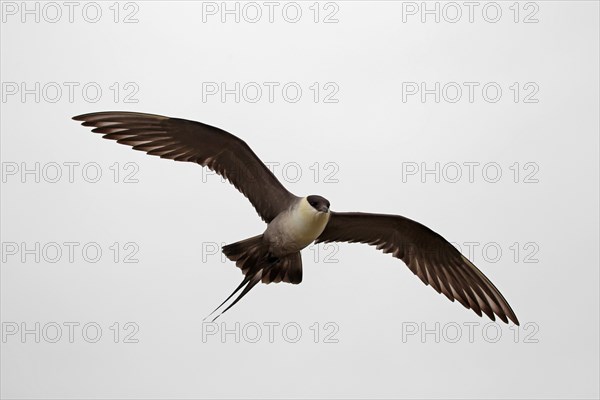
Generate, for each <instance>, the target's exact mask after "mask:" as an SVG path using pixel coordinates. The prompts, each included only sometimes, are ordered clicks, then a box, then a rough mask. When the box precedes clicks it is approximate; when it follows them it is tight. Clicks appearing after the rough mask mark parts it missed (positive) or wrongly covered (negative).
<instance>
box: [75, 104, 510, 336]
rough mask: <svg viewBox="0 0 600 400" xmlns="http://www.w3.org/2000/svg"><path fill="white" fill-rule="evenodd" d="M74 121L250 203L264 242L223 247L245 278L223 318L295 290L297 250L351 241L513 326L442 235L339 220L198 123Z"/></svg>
mask: <svg viewBox="0 0 600 400" xmlns="http://www.w3.org/2000/svg"><path fill="white" fill-rule="evenodd" d="M73 119H75V120H78V121H83V123H82V125H84V126H93V127H95V128H94V129H93V130H92V132H96V133H100V134H103V135H104V136H103V137H104V138H106V139H112V140H116V141H117V142H118V143H121V144H126V145H129V146H132V147H133V148H134V149H135V150H140V151H145V152H146V153H148V154H150V155H156V156H160V157H162V158H169V159H172V160H176V161H189V162H195V163H198V164H200V165H202V166H206V167H208V168H210V169H212V170H214V171H215V172H216V173H218V174H220V175H221V176H223V177H224V178H226V179H227V180H229V181H230V182H231V183H232V184H233V185H234V186H235V187H236V188H237V189H238V190H239V191H240V192H241V193H243V194H244V196H246V197H247V198H248V200H250V202H251V203H252V205H253V206H254V208H255V209H256V211H257V213H258V214H259V215H260V217H261V218H262V219H263V220H264V221H265V222H266V223H267V229H266V230H265V232H264V233H263V234H262V235H258V236H255V237H252V238H250V239H246V240H244V241H241V242H237V243H234V244H231V245H228V246H225V247H224V248H223V252H224V253H225V255H226V256H227V257H228V258H229V259H230V260H232V261H234V262H236V265H237V266H238V267H240V269H241V270H242V272H243V273H244V275H245V278H244V280H243V281H242V284H241V285H240V286H239V287H238V288H237V289H236V290H235V291H234V292H233V293H232V294H231V296H229V297H228V298H227V299H226V300H225V301H224V302H223V303H222V304H221V305H220V306H219V307H217V309H219V308H220V307H222V306H223V305H224V304H225V303H226V302H227V301H228V300H229V299H230V298H231V297H232V296H233V295H234V294H235V293H236V292H237V291H239V290H240V289H241V288H242V287H244V286H245V288H244V290H243V291H242V293H241V294H240V295H239V297H238V298H236V299H235V300H234V302H233V303H232V304H230V305H229V307H227V308H226V309H225V310H224V311H222V312H221V314H222V313H223V312H225V311H227V310H228V309H229V308H231V307H232V306H233V305H234V304H235V303H237V302H238V301H239V300H240V299H241V298H242V297H243V296H244V295H245V294H246V293H248V291H249V290H250V289H251V288H252V287H253V286H254V285H256V284H257V283H258V282H260V281H262V282H264V283H270V282H280V281H284V282H290V283H300V281H301V280H302V261H301V257H300V250H301V249H303V248H304V247H306V246H307V245H308V244H310V243H312V242H313V241H314V242H316V243H319V242H349V243H366V244H369V245H373V246H377V249H380V250H382V251H384V252H385V253H392V255H393V256H394V257H396V258H399V259H401V260H402V261H404V263H405V264H406V265H407V266H408V267H409V268H410V270H411V271H412V272H413V273H414V274H415V275H417V276H418V277H419V278H420V279H421V280H422V281H423V283H425V285H430V286H431V287H433V288H434V289H435V290H436V291H437V292H438V293H443V294H444V295H445V296H446V297H447V298H448V299H450V300H451V301H454V300H458V301H459V302H460V303H461V304H462V305H463V306H465V307H466V308H470V309H472V310H473V311H475V312H476V313H477V314H478V315H479V316H481V315H482V313H485V314H486V315H487V316H488V317H489V318H491V319H492V320H495V316H498V317H499V318H500V319H501V320H502V321H504V322H508V320H509V319H510V320H511V321H512V322H514V323H515V324H517V325H518V324H519V322H518V320H517V317H516V315H515V313H514V312H513V310H512V309H511V307H510V306H509V304H508V302H507V301H506V300H505V299H504V297H503V296H502V294H501V293H500V292H499V291H498V289H497V288H496V287H495V286H494V284H492V282H490V280H489V279H488V278H487V277H486V276H485V275H484V274H483V273H482V272H481V271H480V270H479V269H477V268H476V267H475V265H473V264H472V263H471V262H470V261H469V260H468V259H467V258H466V257H464V256H463V255H462V254H461V253H460V252H459V251H458V250H457V249H456V248H455V247H454V246H452V245H451V244H450V243H449V242H448V241H446V240H445V239H444V238H443V237H442V236H440V235H438V234H437V233H435V232H434V231H432V230H431V229H429V228H427V227H426V226H424V225H421V224H419V223H418V222H415V221H412V220H410V219H408V218H404V217H401V216H397V215H381V214H368V213H338V212H333V211H330V210H329V201H328V200H326V199H324V198H323V197H321V196H316V195H313V196H307V197H298V196H295V195H293V194H292V193H290V192H289V191H288V190H287V189H286V188H285V187H283V185H282V184H281V183H280V182H279V181H278V180H277V178H276V177H275V175H273V173H272V172H271V171H270V170H269V169H268V168H267V167H266V166H265V165H264V164H263V163H262V161H261V160H260V159H259V158H258V157H257V156H256V154H255V153H254V152H253V151H252V149H250V147H249V146H248V145H247V144H246V143H245V142H244V141H242V140H241V139H239V138H237V137H236V136H234V135H232V134H230V133H228V132H225V131H223V130H221V129H219V128H215V127H213V126H210V125H206V124H203V123H200V122H194V121H188V120H184V119H178V118H169V117H164V116H160V115H152V114H142V113H135V112H98V113H90V114H84V115H79V116H76V117H73ZM215 311H216V310H215ZM221 314H219V315H221Z"/></svg>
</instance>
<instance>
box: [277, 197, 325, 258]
mask: <svg viewBox="0 0 600 400" xmlns="http://www.w3.org/2000/svg"><path fill="white" fill-rule="evenodd" d="M328 221H329V213H327V214H326V213H321V212H318V211H317V210H315V209H314V208H313V207H312V206H311V205H310V204H309V203H308V201H307V200H306V198H303V199H302V200H300V201H299V203H298V205H297V206H296V208H295V209H294V210H293V211H292V212H291V213H290V214H289V217H288V219H287V221H286V230H287V233H288V235H289V236H288V239H289V240H290V241H292V242H294V243H295V244H296V245H297V246H298V247H299V248H300V249H302V248H304V247H306V246H308V245H309V244H311V243H312V242H313V241H314V240H315V239H316V238H318V237H319V235H321V233H323V230H324V229H325V226H326V225H327V222H328Z"/></svg>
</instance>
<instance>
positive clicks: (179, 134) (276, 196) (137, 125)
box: [73, 111, 296, 222]
mask: <svg viewBox="0 0 600 400" xmlns="http://www.w3.org/2000/svg"><path fill="white" fill-rule="evenodd" d="M73 119H74V120H77V121H83V123H82V125H84V126H94V127H95V128H94V129H92V132H95V133H101V134H104V136H103V137H104V138H105V139H112V140H116V141H117V143H121V144H126V145H129V146H132V147H133V149H134V150H140V151H145V152H146V153H147V154H150V155H155V156H160V157H161V158H169V159H172V160H176V161H190V162H195V163H198V164H200V165H202V166H205V167H208V168H210V169H211V170H213V171H215V172H216V173H218V174H219V175H221V176H223V177H224V178H226V179H228V180H229V181H230V182H231V183H232V184H233V185H234V186H235V187H236V188H237V189H238V190H239V191H240V192H241V193H242V194H244V196H246V197H247V198H248V200H250V202H251V203H252V205H253V206H254V208H255V209H256V211H257V212H258V214H259V215H260V217H261V218H262V219H263V220H264V221H265V222H270V221H271V220H273V218H275V217H276V216H277V215H278V214H279V213H280V212H282V211H284V210H286V209H287V208H288V207H289V205H290V204H291V203H292V202H293V201H294V200H295V199H296V196H294V195H293V194H292V193H290V192H289V191H288V190H287V189H286V188H285V187H283V185H282V184H281V183H280V182H279V181H278V180H277V178H276V177H275V175H273V173H272V172H271V171H270V170H269V169H268V168H267V167H266V166H265V165H264V164H263V162H262V161H261V160H260V159H259V158H258V157H257V156H256V154H254V152H253V151H252V149H250V147H249V146H248V145H247V144H246V143H245V142H244V141H243V140H241V139H239V138H238V137H236V136H234V135H232V134H230V133H228V132H225V131H224V130H221V129H219V128H215V127H213V126H210V125H206V124H203V123H200V122H195V121H188V120H185V119H178V118H169V117H163V116H161V115H153V114H142V113H136V112H122V111H107V112H97V113H91V114H83V115H78V116H76V117H73Z"/></svg>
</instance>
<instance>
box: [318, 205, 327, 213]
mask: <svg viewBox="0 0 600 400" xmlns="http://www.w3.org/2000/svg"><path fill="white" fill-rule="evenodd" d="M319 211H321V212H322V213H325V214H327V213H328V212H329V207H327V206H325V205H323V206H321V207H319Z"/></svg>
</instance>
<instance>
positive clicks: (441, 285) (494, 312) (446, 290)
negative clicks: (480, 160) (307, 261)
mask: <svg viewBox="0 0 600 400" xmlns="http://www.w3.org/2000/svg"><path fill="white" fill-rule="evenodd" d="M319 242H349V243H357V242H358V243H367V244H369V245H372V246H377V249H379V250H382V251H383V252H384V253H392V255H393V256H394V257H396V258H399V259H401V260H402V261H404V263H405V264H406V265H407V266H408V268H409V269H410V270H411V271H412V272H413V273H414V274H415V275H417V276H418V277H419V278H420V279H421V281H423V283H425V285H431V287H433V288H434V289H435V290H436V291H437V292H438V293H443V294H444V295H445V296H446V297H447V298H448V299H450V300H451V301H454V300H457V301H458V302H459V303H461V304H462V305H463V306H465V307H466V308H470V309H472V310H473V311H475V312H476V313H477V314H478V315H479V316H481V315H482V312H483V313H485V314H486V315H487V316H488V317H490V318H491V319H492V320H495V316H498V317H499V318H500V319H501V320H502V321H504V322H508V319H510V320H511V321H513V322H514V323H515V324H517V325H518V324H519V321H518V319H517V316H516V315H515V313H514V312H513V310H512V309H511V308H510V306H509V305H508V302H507V301H506V299H505V298H504V297H503V296H502V294H501V293H500V291H499V290H498V289H497V288H496V287H495V286H494V284H493V283H492V282H490V280H489V279H488V278H487V277H486V276H485V275H483V273H482V272H481V271H480V270H479V269H477V267H475V265H473V263H471V262H470V261H469V260H468V259H467V258H466V257H464V256H463V255H462V254H461V253H460V252H459V251H458V250H457V249H456V248H455V247H454V246H452V245H451V244H450V243H449V242H448V241H446V240H445V239H444V238H443V237H441V236H440V235H438V234H437V233H435V232H434V231H432V230H431V229H429V228H427V227H426V226H424V225H421V224H419V223H418V222H415V221H413V220H410V219H408V218H404V217H401V216H398V215H383V214H368V213H335V212H332V213H331V217H330V219H329V223H328V224H327V226H326V227H325V230H324V231H323V233H322V234H321V236H319V238H318V239H317V243H319Z"/></svg>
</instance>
